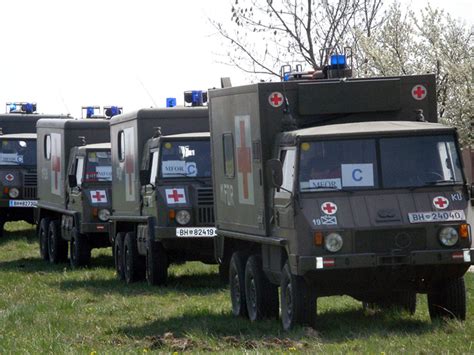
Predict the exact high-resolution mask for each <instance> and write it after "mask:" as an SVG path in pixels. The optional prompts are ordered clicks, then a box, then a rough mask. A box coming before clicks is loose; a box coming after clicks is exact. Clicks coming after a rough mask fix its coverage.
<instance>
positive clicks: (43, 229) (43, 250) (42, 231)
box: [38, 218, 49, 261]
mask: <svg viewBox="0 0 474 355" xmlns="http://www.w3.org/2000/svg"><path fill="white" fill-rule="evenodd" d="M48 233H49V218H41V221H40V224H39V227H38V240H39V249H40V256H41V259H43V260H44V261H47V260H49V251H48Z"/></svg>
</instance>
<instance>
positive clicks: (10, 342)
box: [0, 224, 474, 354]
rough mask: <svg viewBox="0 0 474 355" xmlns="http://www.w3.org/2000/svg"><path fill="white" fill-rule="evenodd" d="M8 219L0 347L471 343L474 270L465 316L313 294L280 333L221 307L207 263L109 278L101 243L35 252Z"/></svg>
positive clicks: (77, 349) (212, 348) (400, 347)
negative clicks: (78, 265)
mask: <svg viewBox="0 0 474 355" xmlns="http://www.w3.org/2000/svg"><path fill="white" fill-rule="evenodd" d="M25 226H26V225H24V224H10V225H9V226H8V227H7V228H9V231H10V232H9V233H6V237H5V238H3V239H1V240H0V353H12V352H13V353H83V354H101V353H123V352H133V353H148V352H174V351H177V352H182V351H186V350H187V351H193V352H248V351H252V352H268V351H272V352H284V353H291V352H307V353H315V352H321V353H322V352H324V353H327V352H330V353H346V352H357V353H381V352H387V353H388V352H397V353H399V352H410V353H414V352H423V353H431V352H434V353H440V352H451V351H455V352H460V353H471V352H472V351H473V349H474V343H473V336H472V334H473V333H472V329H474V308H473V303H474V292H473V288H474V274H469V275H468V276H467V277H466V281H467V289H468V306H469V308H468V317H467V321H466V322H465V323H460V322H457V321H449V322H439V323H434V324H433V323H431V322H430V320H429V316H428V311H427V306H426V297H425V296H419V304H418V310H417V313H416V314H415V315H414V316H409V315H408V314H404V313H398V312H395V311H392V312H385V313H383V312H373V311H372V312H369V311H366V312H364V311H363V310H362V307H361V304H360V302H357V301H355V300H353V299H352V298H349V297H328V298H322V299H320V300H319V301H318V307H319V320H318V322H319V323H318V324H319V326H318V329H317V330H312V329H307V328H299V329H296V330H294V331H292V332H289V333H284V332H283V331H282V330H281V327H280V324H279V322H277V321H263V322H259V323H256V324H251V323H250V322H249V321H247V320H244V319H236V318H233V317H232V316H231V312H230V301H229V295H228V293H229V291H228V289H227V287H225V286H223V285H221V284H220V282H219V280H218V275H217V268H216V267H215V266H208V265H203V264H201V263H186V264H184V265H180V266H173V267H172V268H171V279H170V284H169V286H168V287H163V288H153V287H149V286H148V285H147V284H146V283H144V282H142V283H137V284H133V285H129V286H127V285H125V284H124V283H122V282H119V281H117V280H116V279H115V275H114V271H113V269H112V257H111V254H110V251H109V250H96V251H94V253H93V259H92V265H91V267H90V268H88V269H84V270H78V271H71V270H70V268H69V266H68V265H66V264H64V265H49V264H47V263H45V262H43V261H41V260H40V259H39V256H38V246H37V240H36V237H35V234H34V231H33V230H31V229H29V230H28V229H25Z"/></svg>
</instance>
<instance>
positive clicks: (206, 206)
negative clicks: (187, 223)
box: [196, 187, 214, 225]
mask: <svg viewBox="0 0 474 355" xmlns="http://www.w3.org/2000/svg"><path fill="white" fill-rule="evenodd" d="M196 192H197V204H198V209H197V222H198V224H199V225H210V224H211V225H212V224H214V207H213V203H214V196H213V192H212V187H202V188H198V189H197V190H196Z"/></svg>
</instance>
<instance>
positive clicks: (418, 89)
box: [411, 85, 428, 101]
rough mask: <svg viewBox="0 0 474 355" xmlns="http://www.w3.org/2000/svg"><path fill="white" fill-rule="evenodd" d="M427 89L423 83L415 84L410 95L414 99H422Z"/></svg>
mask: <svg viewBox="0 0 474 355" xmlns="http://www.w3.org/2000/svg"><path fill="white" fill-rule="evenodd" d="M427 93H428V91H427V90H426V88H425V87H424V86H423V85H415V86H414V87H413V89H412V90H411V95H412V96H413V98H414V99H415V100H418V101H419V100H423V99H424V98H425V97H426V94H427Z"/></svg>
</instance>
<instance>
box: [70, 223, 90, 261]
mask: <svg viewBox="0 0 474 355" xmlns="http://www.w3.org/2000/svg"><path fill="white" fill-rule="evenodd" d="M70 244H71V246H70V250H69V252H70V257H69V259H70V261H71V267H72V268H73V269H76V268H79V267H83V266H88V265H89V264H90V262H91V248H90V245H89V242H88V241H87V237H86V236H85V235H83V234H81V233H79V231H78V230H77V228H76V227H73V228H72V238H71V243H70Z"/></svg>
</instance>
